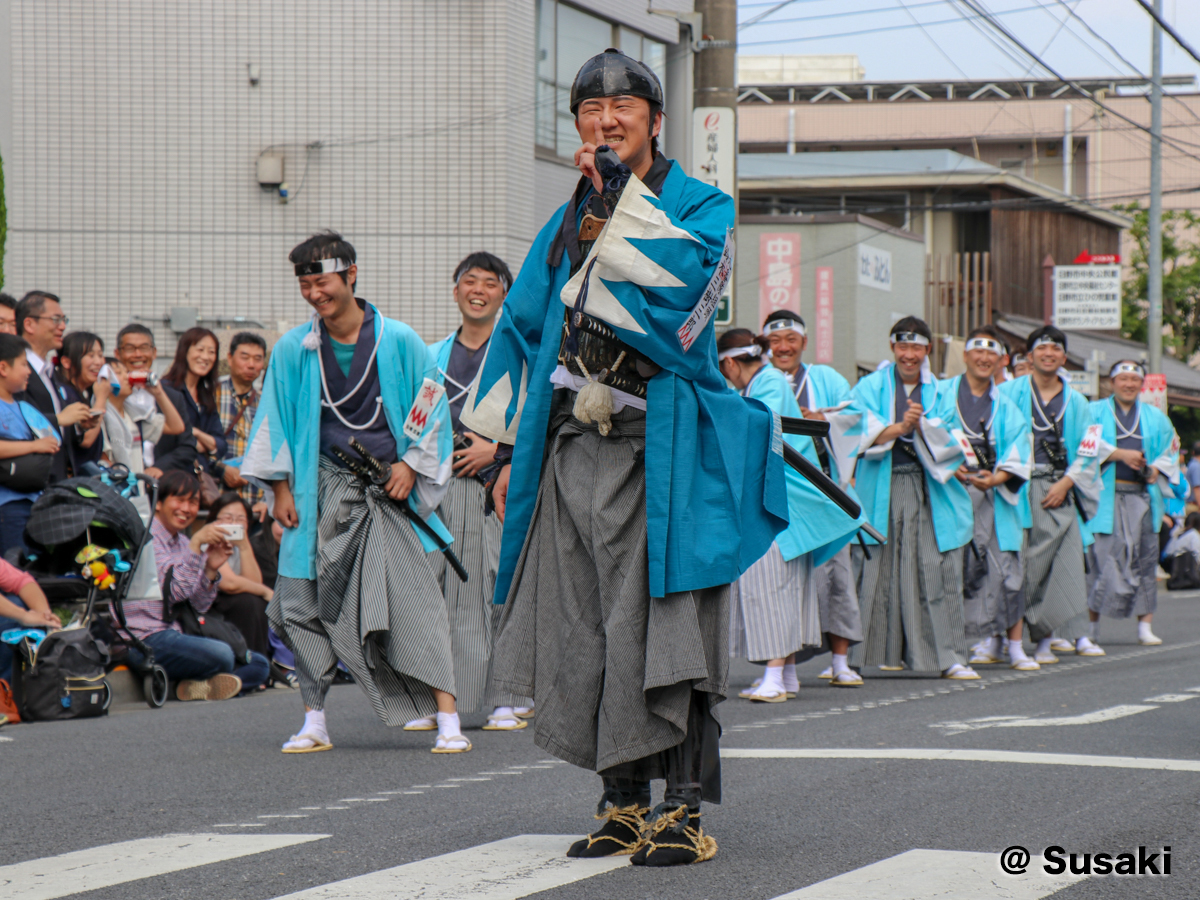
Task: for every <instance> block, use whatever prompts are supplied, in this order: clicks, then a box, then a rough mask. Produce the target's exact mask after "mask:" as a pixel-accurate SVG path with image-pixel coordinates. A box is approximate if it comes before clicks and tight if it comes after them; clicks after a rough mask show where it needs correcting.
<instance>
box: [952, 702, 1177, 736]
mask: <svg viewBox="0 0 1200 900" xmlns="http://www.w3.org/2000/svg"><path fill="white" fill-rule="evenodd" d="M1152 709H1158V707H1157V706H1143V705H1140V704H1136V703H1128V704H1124V705H1122V706H1110V707H1108V708H1107V709H1097V710H1095V711H1093V712H1090V713H1082V714H1081V715H1078V716H1046V717H1044V718H1032V717H1029V716H986V717H984V718H982V719H964V720H961V721H957V722H931V723H930V725H929V727H930V728H941V729H944V730H945V731H946V733H947V734H961V733H962V732H964V731H979V730H981V729H983V728H1045V727H1051V726H1059V725H1096V724H1098V723H1100V722H1111V721H1113V720H1114V719H1123V718H1125V717H1126V716H1135V715H1137V714H1138V713H1142V712H1149V711H1150V710H1152Z"/></svg>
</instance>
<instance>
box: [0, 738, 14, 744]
mask: <svg viewBox="0 0 1200 900" xmlns="http://www.w3.org/2000/svg"><path fill="white" fill-rule="evenodd" d="M11 743H12V738H10V737H0V744H11Z"/></svg>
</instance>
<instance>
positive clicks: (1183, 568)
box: [1167, 550, 1200, 591]
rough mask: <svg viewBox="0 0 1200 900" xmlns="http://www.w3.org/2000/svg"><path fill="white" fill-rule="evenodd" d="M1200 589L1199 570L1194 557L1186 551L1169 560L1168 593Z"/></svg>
mask: <svg viewBox="0 0 1200 900" xmlns="http://www.w3.org/2000/svg"><path fill="white" fill-rule="evenodd" d="M1193 588H1200V568H1198V567H1197V566H1196V557H1194V556H1192V554H1191V553H1189V552H1187V551H1186V550H1185V551H1184V552H1183V553H1180V554H1179V555H1178V556H1174V557H1172V558H1171V578H1170V579H1169V580H1168V581H1167V590H1168V591H1190V590H1192V589H1193Z"/></svg>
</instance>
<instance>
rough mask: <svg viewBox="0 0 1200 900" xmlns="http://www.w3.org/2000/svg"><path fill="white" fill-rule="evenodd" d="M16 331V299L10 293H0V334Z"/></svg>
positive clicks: (14, 332)
mask: <svg viewBox="0 0 1200 900" xmlns="http://www.w3.org/2000/svg"><path fill="white" fill-rule="evenodd" d="M16 333H17V300H16V298H15V297H13V296H12V295H11V294H5V293H0V334H16Z"/></svg>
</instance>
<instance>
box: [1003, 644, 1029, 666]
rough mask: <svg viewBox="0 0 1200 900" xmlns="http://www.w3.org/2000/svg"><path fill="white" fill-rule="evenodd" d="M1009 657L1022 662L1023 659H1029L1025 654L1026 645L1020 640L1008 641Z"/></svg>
mask: <svg viewBox="0 0 1200 900" xmlns="http://www.w3.org/2000/svg"><path fill="white" fill-rule="evenodd" d="M1008 658H1009V659H1011V660H1012V661H1013V662H1020V661H1021V660H1023V659H1029V657H1028V656H1026V655H1025V647H1024V645H1022V643H1021V642H1020V641H1009V642H1008Z"/></svg>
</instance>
